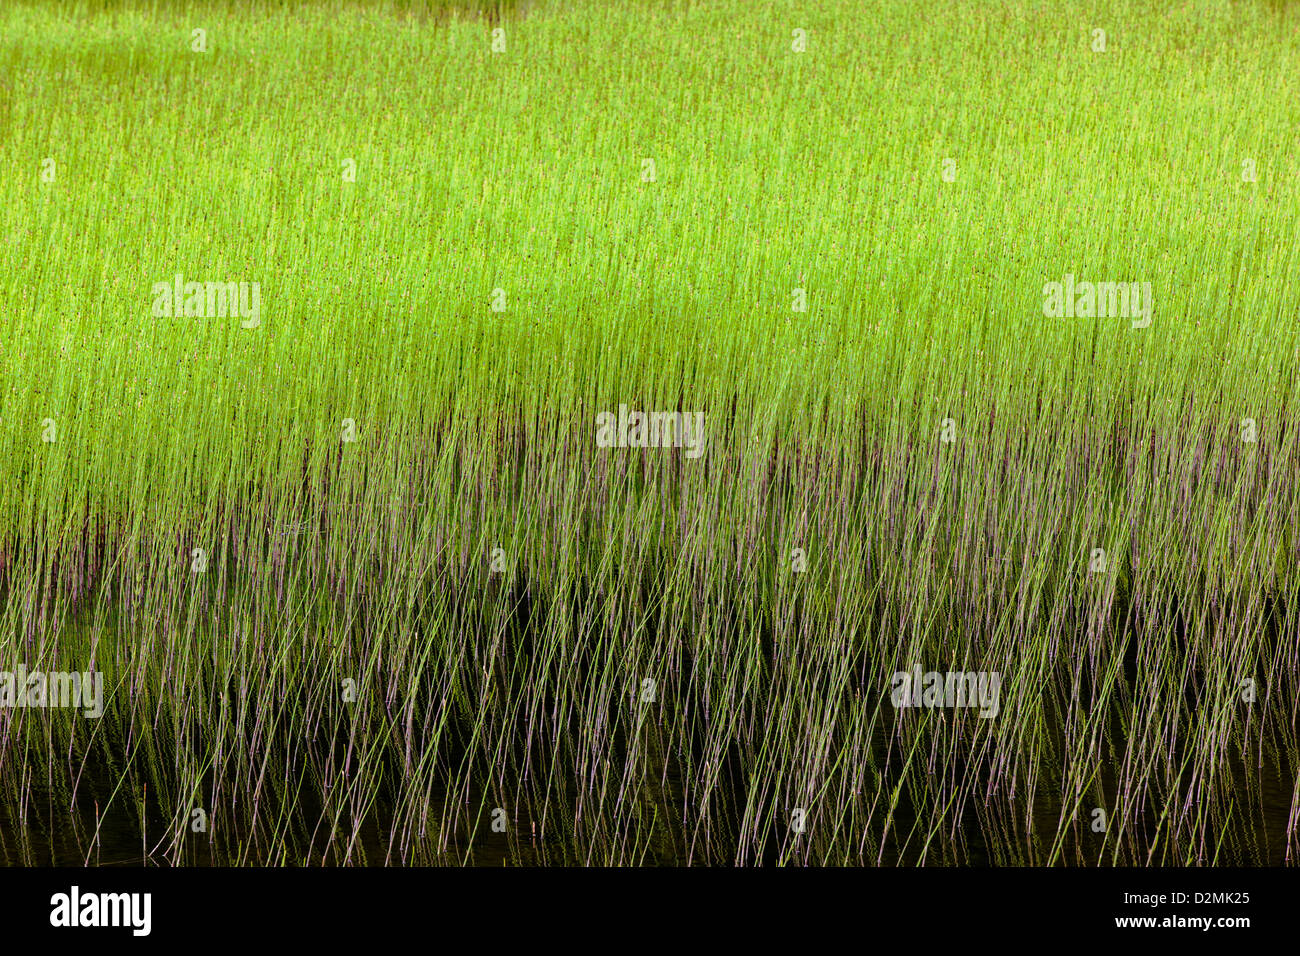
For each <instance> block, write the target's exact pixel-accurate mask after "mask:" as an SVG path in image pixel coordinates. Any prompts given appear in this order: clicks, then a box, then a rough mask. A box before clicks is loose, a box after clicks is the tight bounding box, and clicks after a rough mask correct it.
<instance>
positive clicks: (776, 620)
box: [0, 0, 1300, 866]
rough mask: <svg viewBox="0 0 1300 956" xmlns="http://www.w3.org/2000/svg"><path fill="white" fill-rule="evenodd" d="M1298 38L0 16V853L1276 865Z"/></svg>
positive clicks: (1299, 114)
mask: <svg viewBox="0 0 1300 956" xmlns="http://www.w3.org/2000/svg"><path fill="white" fill-rule="evenodd" d="M1298 26H1300V14H1298V13H1297V11H1296V9H1295V8H1294V7H1290V6H1287V5H1280V4H1268V3H1244V2H1237V3H1227V2H1197V3H1192V4H1187V5H1183V6H1181V7H1178V8H1176V9H1172V8H1166V7H1165V6H1164V5H1158V4H1154V3H1134V4H1112V3H1103V2H1097V3H1078V2H1069V0H1067V2H1065V3H1057V2H1050V3H1049V2H1038V0H1022V2H1013V3H1009V4H1003V5H999V6H998V7H997V8H996V9H994V8H990V7H988V6H987V5H985V4H981V3H974V2H970V3H968V2H956V3H951V4H945V5H942V6H941V7H938V8H933V9H931V8H927V9H926V10H925V11H922V10H921V9H919V8H917V7H915V6H914V5H912V4H908V3H902V2H896V0H879V2H873V3H866V4H863V3H857V2H849V0H820V2H818V3H815V4H811V3H797V2H766V0H765V2H742V0H710V2H704V0H701V2H696V3H685V2H649V0H645V2H633V0H611V2H596V0H551V2H538V3H535V4H531V5H526V6H525V7H522V8H521V7H518V6H517V5H512V4H483V5H479V6H474V5H471V4H464V3H460V4H450V3H449V4H437V3H423V4H404V3H398V2H392V3H380V2H374V3H368V2H360V0H349V2H337V3H290V2H273V0H256V2H252V3H247V4H223V3H217V2H213V3H203V2H194V3H176V4H163V3H156V4H151V3H148V2H143V0H142V2H125V0H123V2H118V0H96V2H84V3H82V4H81V5H80V6H77V5H73V6H71V7H64V6H60V7H59V8H58V9H55V8H54V6H53V5H44V4H39V3H28V2H18V3H14V4H7V5H5V7H4V9H3V10H2V11H0V173H3V182H4V184H5V185H4V188H5V191H6V193H7V195H6V199H5V202H4V203H3V204H0V233H2V234H3V235H4V236H5V237H6V241H5V243H4V244H3V246H0V323H2V328H3V332H2V333H0V463H3V464H0V470H2V472H3V480H0V669H9V670H13V669H14V668H15V667H16V666H18V665H19V664H21V665H23V666H25V667H26V668H28V669H29V670H36V669H41V668H44V669H46V670H50V671H54V670H60V669H61V670H67V671H90V670H94V671H98V672H100V673H102V674H103V675H104V678H103V679H104V681H105V686H106V693H105V710H104V714H103V716H102V717H100V718H98V719H87V718H85V717H83V716H82V715H81V714H80V712H78V711H74V710H66V709H65V710H58V709H17V708H11V709H3V708H0V860H3V861H5V862H8V863H48V862H53V861H68V860H75V861H86V862H89V863H99V864H110V863H119V862H139V861H140V860H142V859H144V860H148V861H152V862H156V863H174V864H206V863H222V864H266V865H277V864H300V863H306V864H327V865H328V864H423V863H449V864H471V863H473V864H488V865H500V864H501V863H503V862H505V863H509V864H555V863H565V864H620V865H643V864H644V865H648V864H732V863H735V864H742V865H750V864H801V865H842V864H851V865H925V864H930V865H934V864H995V865H1006V864H1033V865H1056V864H1078V865H1094V866H1095V865H1114V864H1120V865H1171V864H1190V865H1216V864H1224V863H1247V864H1284V863H1291V862H1293V861H1294V860H1295V859H1296V854H1297V853H1300V833H1297V827H1298V826H1300V752H1298V745H1297V737H1298V736H1300V735H1298V734H1297V690H1298V688H1297V682H1298V680H1300V676H1298V675H1300V618H1298V617H1297V611H1298V609H1300V605H1298V603H1297V602H1298V598H1300V595H1298V594H1297V591H1298V590H1300V575H1297V560H1298V559H1300V540H1298V539H1297V534H1296V531H1297V524H1296V522H1297V515H1298V510H1297V509H1300V477H1298V476H1300V454H1298V451H1297V446H1296V432H1295V429H1294V428H1293V427H1292V422H1293V421H1294V420H1295V417H1296V414H1297V411H1298V408H1297V405H1298V403H1300V396H1298V394H1297V381H1298V378H1297V371H1298V365H1300V336H1298V335H1297V324H1296V316H1297V315H1298V314H1300V283H1297V282H1295V280H1294V277H1295V275H1296V274H1297V268H1298V267H1300V262H1298V261H1297V253H1298V251H1300V250H1298V246H1297V237H1298V236H1300V231H1298V230H1297V228H1296V210H1297V209H1298V208H1300V188H1298V187H1300V179H1298V178H1297V174H1298V173H1300V165H1298V161H1297V158H1296V151H1295V138H1294V131H1295V129H1297V128H1298V123H1297V121H1298V120H1300V78H1298V77H1297V74H1296V72H1295V70H1294V69H1292V68H1291V65H1292V64H1293V63H1294V62H1295V57H1296V54H1297V52H1300V51H1298V50H1297V36H1298V35H1300V34H1298V33H1297V27H1298ZM195 29H202V30H204V31H205V34H204V43H205V45H206V52H195V51H194V50H193V49H192V44H193V42H194V34H193V30H195ZM1096 29H1104V30H1105V31H1106V49H1105V51H1104V52H1100V51H1095V50H1094V48H1093V47H1094V45H1095V43H1096V40H1095V34H1094V32H1093V31H1094V30H1096ZM497 30H500V31H504V32H503V33H494V32H493V31H497ZM796 30H802V31H806V34H805V36H806V49H805V50H804V51H803V52H796V51H795V50H794V48H793V44H794V43H796V42H797V40H798V38H797V36H796V34H795V33H794V31H796ZM494 40H495V41H497V42H498V45H499V44H500V42H501V41H502V40H503V41H504V50H503V51H502V52H493V42H494ZM46 160H52V161H53V165H52V166H51V165H49V164H48V163H46ZM647 160H651V161H652V166H647V165H646V161H647ZM947 160H952V163H951V164H946V162H945V161H947ZM349 162H350V163H351V164H352V165H349ZM1248 162H1249V165H1247V163H1248ZM50 170H52V171H53V175H52V177H51V176H50V175H49V171H50ZM349 170H351V171H353V172H354V173H355V176H354V177H353V178H349V175H348V173H349ZM1247 171H1249V172H1250V173H1251V175H1250V176H1248V175H1247ZM651 173H652V174H651ZM178 274H179V275H183V276H184V277H185V278H186V280H190V279H193V280H195V281H205V280H207V281H214V282H257V283H259V284H260V289H261V313H260V317H259V322H258V324H256V325H255V326H254V327H245V325H244V324H243V323H241V322H240V321H239V319H238V318H235V317H215V318H214V317H193V316H191V317H184V316H173V317H158V316H156V315H154V314H153V313H152V312H151V303H153V301H154V297H153V295H152V294H151V289H152V288H153V287H154V286H155V284H157V283H170V282H172V280H173V277H174V276H176V275H178ZM1067 274H1069V275H1073V276H1079V277H1081V278H1091V279H1094V280H1097V281H1110V280H1113V281H1145V282H1150V283H1151V286H1152V290H1153V297H1154V309H1153V315H1152V321H1151V323H1150V325H1149V326H1146V327H1135V324H1134V323H1132V322H1130V321H1128V320H1126V319H1123V318H1116V317H1113V316H1112V317H1102V318H1090V317H1076V318H1050V317H1047V316H1045V315H1044V307H1043V301H1044V291H1043V290H1044V284H1045V283H1047V282H1052V281H1056V280H1060V279H1061V278H1062V277H1063V276H1065V275H1067ZM800 296H802V297H803V299H804V301H806V304H807V308H806V311H798V310H796V308H795V306H796V305H797V304H799V303H800V301H801V300H800ZM620 405H626V406H628V407H630V408H633V409H641V410H666V411H674V412H683V413H693V412H702V413H703V414H704V415H705V423H706V424H705V432H704V446H703V454H701V455H699V457H691V456H689V455H688V454H687V453H686V452H687V449H684V448H603V447H599V446H598V444H597V442H596V439H595V435H596V424H595V423H596V420H597V418H596V416H598V415H599V414H601V413H602V412H608V411H617V409H618V408H619V406H620ZM914 668H917V669H920V670H921V671H980V672H995V673H997V674H999V675H1000V676H1001V682H1002V683H1001V698H1000V701H999V706H998V712H997V714H996V715H995V716H992V717H981V716H980V715H979V713H978V712H977V711H975V710H972V709H927V708H897V707H895V705H894V703H893V702H892V701H891V676H892V675H893V674H895V673H896V672H911V671H912V670H913V669H914ZM196 810H202V811H203V815H204V816H205V817H206V821H207V825H206V828H205V829H200V830H196V829H195V828H194V821H195V819H196V817H195V811H196ZM1098 810H1100V811H1102V814H1103V819H1104V822H1105V825H1104V829H1101V830H1098V829H1096V827H1095V825H1094V824H1095V822H1096V821H1097V820H1098V819H1099V818H1098V816H1097V814H1096V811H1098ZM494 824H496V826H495V827H494Z"/></svg>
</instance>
